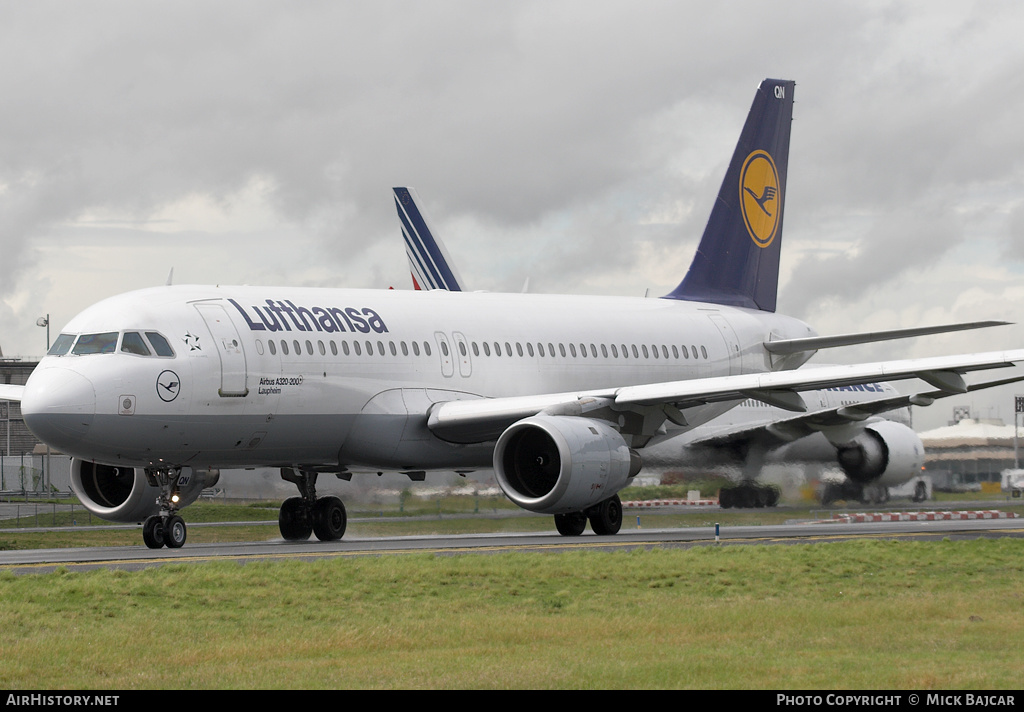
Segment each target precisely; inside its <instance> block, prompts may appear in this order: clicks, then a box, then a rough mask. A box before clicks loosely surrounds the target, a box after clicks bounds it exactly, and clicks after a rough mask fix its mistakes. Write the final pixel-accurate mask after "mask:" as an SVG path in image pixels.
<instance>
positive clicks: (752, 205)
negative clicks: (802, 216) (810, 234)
mask: <svg viewBox="0 0 1024 712" xmlns="http://www.w3.org/2000/svg"><path fill="white" fill-rule="evenodd" d="M739 187H740V211H741V212H742V213H743V223H744V225H746V228H747V233H749V235H750V239H752V240H753V241H754V244H755V245H757V246H758V247H768V245H770V244H772V240H774V239H775V235H776V234H778V231H779V217H780V215H779V213H780V212H781V206H782V196H781V195H779V172H778V170H776V168H775V161H773V160H772V157H771V156H770V155H769V154H768V152H767V151H761V150H758V151H754V152H752V153H751V154H750V155H749V156H747V160H745V161H744V162H743V168H742V169H740V186H739Z"/></svg>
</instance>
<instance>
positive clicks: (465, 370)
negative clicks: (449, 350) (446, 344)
mask: <svg viewBox="0 0 1024 712" xmlns="http://www.w3.org/2000/svg"><path fill="white" fill-rule="evenodd" d="M452 338H453V339H454V340H455V350H456V351H457V353H456V354H455V356H456V358H458V359H459V375H460V376H462V377H463V378H469V376H470V375H472V373H473V363H472V361H470V356H469V343H467V342H466V336H465V334H461V333H459V332H458V331H455V332H452Z"/></svg>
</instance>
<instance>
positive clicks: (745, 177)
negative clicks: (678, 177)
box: [665, 79, 796, 312]
mask: <svg viewBox="0 0 1024 712" xmlns="http://www.w3.org/2000/svg"><path fill="white" fill-rule="evenodd" d="M795 86H796V83H795V82H792V81H785V80H781V79H765V80H764V81H763V82H761V84H760V85H759V86H758V88H757V93H756V94H755V95H754V103H753V104H752V105H751V107H750V113H749V114H748V115H747V123H746V124H745V125H744V126H743V132H742V133H741V134H740V140H739V143H737V144H736V151H735V152H734V153H733V155H732V161H731V162H730V163H729V170H728V171H727V172H726V174H725V180H724V181H722V187H721V189H720V190H719V191H718V200H717V201H715V206H714V208H712V210H711V217H710V218H709V219H708V224H707V227H706V228H704V235H703V236H702V237H701V239H700V245H699V246H698V247H697V254H696V255H695V256H694V258H693V262H692V263H691V264H690V270H689V271H688V272H687V273H686V277H684V278H683V281H682V282H680V284H679V286H678V287H676V288H675V289H674V290H673V291H672V292H671V293H670V294H666V295H665V298H667V299H685V300H687V301H695V302H711V303H713V304H725V305H729V306H739V307H749V308H752V309H760V310H762V311H769V312H773V311H775V302H776V297H777V294H778V286H779V253H780V248H781V246H782V217H783V213H784V210H783V206H784V203H785V199H786V172H787V167H788V165H789V133H790V124H791V123H792V120H793V88H794V87H795Z"/></svg>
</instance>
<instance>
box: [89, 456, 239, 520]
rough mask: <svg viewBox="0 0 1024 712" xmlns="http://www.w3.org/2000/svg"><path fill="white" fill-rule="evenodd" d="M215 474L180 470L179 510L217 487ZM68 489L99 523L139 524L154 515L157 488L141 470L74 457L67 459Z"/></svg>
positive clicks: (139, 468)
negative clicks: (102, 521) (68, 465)
mask: <svg viewBox="0 0 1024 712" xmlns="http://www.w3.org/2000/svg"><path fill="white" fill-rule="evenodd" d="M218 479H220V473H219V472H218V471H217V470H192V469H191V468H187V467H186V468H184V469H183V470H182V474H181V477H179V478H178V489H177V494H178V502H177V505H178V506H179V507H184V506H185V505H188V504H192V502H195V501H196V499H198V498H199V495H200V494H201V493H202V491H203V490H204V489H205V488H207V487H212V486H213V485H215V484H217V480H218ZM71 489H73V490H74V491H75V494H76V495H78V499H80V500H81V502H82V505H83V506H85V508H86V509H88V510H89V511H90V512H92V513H93V514H95V515H96V516H97V517H99V518H100V519H106V520H108V521H112V522H141V521H143V520H145V519H146V517H148V516H150V515H153V514H158V513H159V512H160V507H159V505H158V504H157V501H156V500H157V497H159V495H160V488H159V487H156V486H154V485H152V484H150V482H149V478H147V477H146V471H145V470H144V469H143V468H141V467H134V468H133V467H120V466H117V465H101V464H100V463H97V462H89V461H88V460H82V459H79V458H77V457H75V458H72V459H71Z"/></svg>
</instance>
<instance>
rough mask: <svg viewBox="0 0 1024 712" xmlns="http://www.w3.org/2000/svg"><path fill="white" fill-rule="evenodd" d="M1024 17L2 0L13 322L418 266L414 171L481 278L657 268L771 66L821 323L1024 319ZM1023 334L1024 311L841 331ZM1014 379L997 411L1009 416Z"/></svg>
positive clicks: (800, 243) (871, 351)
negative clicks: (167, 293)
mask: <svg viewBox="0 0 1024 712" xmlns="http://www.w3.org/2000/svg"><path fill="white" fill-rule="evenodd" d="M1022 30H1024V5H1021V4H1020V3H1019V2H1010V1H999V0H994V1H991V2H983V3H981V2H979V3H971V2H963V1H961V0H957V1H948V2H947V1H936V0H931V1H929V2H881V1H879V2H870V1H864V0H858V1H856V2H828V3H822V2H786V1H781V2H775V3H763V2H746V1H743V2H738V1H737V2H714V3H711V2H708V3H691V2H679V1H673V2H653V1H645V0H639V1H638V0H630V2H603V1H601V0H588V1H586V2H561V1H559V0H547V1H545V2H531V1H529V0H515V1H514V2H507V1H503V0H488V1H487V2H479V1H477V2H462V1H441V0H423V1H419V2H406V1H388V0H373V1H372V2H356V1H349V2H314V1H311V0H310V1H304V2H289V3H285V2H260V1H258V0H247V1H245V2H187V1H182V0H177V1H175V2H156V1H153V2H102V1H99V2H89V3H80V2H70V1H65V2H47V1H46V0H43V1H41V2H33V3H22V2H10V1H8V0H0V62H2V66H3V67H4V69H3V71H2V72H0V97H2V104H0V106H2V108H0V242H2V253H0V254H2V255H3V259H2V260H0V348H2V349H3V353H4V355H7V356H10V355H24V356H31V355H39V354H41V352H42V351H43V350H44V348H45V333H44V332H43V330H42V329H40V328H39V327H37V326H35V321H36V319H37V318H38V317H39V316H40V315H42V314H46V313H49V314H50V315H51V321H52V324H53V329H52V331H51V333H52V334H53V335H55V334H56V332H57V330H58V329H59V328H60V326H61V325H63V324H64V323H66V322H67V321H68V320H69V319H70V318H71V317H72V316H74V314H75V313H77V312H78V311H79V310H81V309H82V308H84V307H86V306H88V305H89V304H91V303H93V302H94V301H97V300H99V299H100V298H103V297H105V296H109V295H111V294H115V293H119V292H122V291H127V290H129V289H135V288H140V287H146V286H152V285H157V284H162V283H163V282H164V281H165V280H166V277H167V274H168V271H169V270H170V269H171V268H172V267H173V269H174V279H175V282H178V283H185V282H199V283H222V284H228V283H247V284H258V283H267V284H270V283H273V284H304V285H314V286H357V287H388V286H395V287H396V288H406V287H407V286H408V284H409V277H408V273H407V270H406V266H405V257H404V253H403V251H402V248H401V245H400V238H399V232H398V225H397V219H396V217H395V214H394V208H393V203H392V199H391V197H390V188H391V187H392V186H394V185H411V186H414V187H416V188H417V190H418V191H419V193H420V195H421V197H422V198H423V199H424V200H425V202H426V205H427V209H428V211H429V213H430V215H431V217H432V218H433V221H434V223H435V226H436V227H437V228H438V229H439V231H440V232H441V233H442V235H443V237H444V239H445V240H446V242H447V243H448V246H449V249H450V251H451V252H452V254H453V256H454V257H455V259H456V260H457V261H458V263H459V266H460V269H461V271H462V273H463V276H464V277H465V278H466V280H467V281H469V282H470V286H471V287H474V288H485V289H490V290H495V291H498V290H512V291H518V290H519V289H520V288H521V286H522V284H523V281H524V280H525V279H527V278H529V279H530V289H531V290H532V291H538V292H568V293H610V294H635V295H642V294H643V293H644V292H645V290H647V289H650V293H651V294H652V295H657V294H662V293H664V292H665V291H668V290H669V289H671V288H672V287H674V286H675V284H676V283H677V282H678V281H679V279H680V278H681V277H682V275H683V273H684V272H685V269H686V267H687V265H688V264H689V261H690V258H691V257H692V254H693V250H694V248H695V246H696V240H697V238H698V237H699V235H700V233H701V231H702V229H703V226H704V222H705V221H706V219H707V215H708V213H709V211H710V208H711V203H712V200H713V198H714V195H715V193H716V192H717V189H718V185H719V183H720V182H721V178H722V174H723V173H724V170H725V165H726V163H727V161H728V159H729V156H730V154H731V151H732V148H733V144H734V143H735V140H736V137H737V135H738V132H739V129H740V126H741V125H742V122H743V120H744V118H745V115H746V111H747V109H748V108H749V105H750V101H751V99H752V97H753V91H754V88H755V86H756V85H757V83H758V82H759V81H760V80H761V79H762V78H764V77H769V76H770V77H778V78H785V79H793V80H795V81H796V82H797V88H796V106H795V110H794V117H795V121H794V127H793V140H792V149H791V151H792V152H791V158H790V167H789V186H788V188H789V191H788V193H789V194H788V198H787V212H786V226H785V229H786V232H785V249H784V252H783V264H782V288H781V292H780V300H779V308H780V311H784V312H787V313H791V314H794V315H796V316H799V317H802V318H804V319H806V320H807V321H809V322H810V323H811V324H813V325H814V326H815V327H816V328H817V330H818V331H819V332H821V333H836V332H847V331H859V330H875V329H882V328H896V327H906V326H915V325H920V324H932V323H945V322H949V321H963V320H975V319H988V318H1001V319H1007V320H1011V321H1012V320H1014V319H1015V318H1016V316H1017V312H1018V311H1019V306H1020V305H1021V304H1024V280H1022V273H1024V197H1022V188H1024V130H1022V126H1021V118H1020V117H1022V116H1024V71H1021V70H1022V68H1024V43H1022V42H1020V40H1019V37H1020V33H1021V31H1022ZM1018 346H1024V327H1017V326H1014V327H1004V328H1003V329H998V330H992V331H990V332H985V333H975V334H972V335H970V336H969V337H965V336H963V335H962V334H961V335H957V336H954V337H937V338H930V339H918V340H915V341H912V342H906V343H899V344H888V345H885V346H876V347H871V348H863V349H851V350H848V351H845V352H843V353H842V354H840V353H838V352H837V353H830V354H828V355H827V358H828V360H830V361H833V362H835V361H849V360H854V359H866V358H869V359H876V358H896V357H908V356H925V355H932V354H939V353H955V352H958V351H965V350H970V351H975V350H988V349H1005V348H1012V347H1018ZM823 356H824V355H823ZM823 356H820V357H819V358H823ZM1020 390H1022V391H1024V388H1022V389H1020ZM976 398H977V397H976ZM1001 398H1002V400H1000V401H998V403H997V404H996V405H992V404H991V403H990V402H989V401H984V402H983V401H982V400H978V401H977V403H976V407H978V408H979V410H981V411H982V412H981V414H982V415H1002V416H1003V417H1005V418H1007V419H1009V418H1011V417H1012V415H1011V412H1010V410H1009V408H1010V402H1009V400H1008V397H1001ZM963 402H965V403H966V402H967V401H966V400H965V401H963ZM972 402H973V401H972ZM999 404H1002V405H999ZM1000 408H1001V412H996V410H999V409H1000ZM938 409H941V413H940V414H936V415H935V416H932V417H934V418H936V419H937V422H944V421H945V420H946V419H947V418H948V411H949V408H948V407H947V406H946V405H943V404H940V405H936V406H933V407H932V408H931V409H930V410H932V411H936V410H938ZM940 416H941V417H940Z"/></svg>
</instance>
